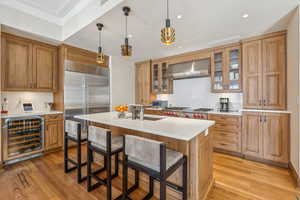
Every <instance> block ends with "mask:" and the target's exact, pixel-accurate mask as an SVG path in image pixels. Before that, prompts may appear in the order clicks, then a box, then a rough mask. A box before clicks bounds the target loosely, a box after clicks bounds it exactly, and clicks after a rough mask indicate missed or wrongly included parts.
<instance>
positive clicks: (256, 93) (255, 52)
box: [243, 40, 262, 109]
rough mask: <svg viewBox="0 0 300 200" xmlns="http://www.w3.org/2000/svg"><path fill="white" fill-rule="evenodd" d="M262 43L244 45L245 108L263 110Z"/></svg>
mask: <svg viewBox="0 0 300 200" xmlns="http://www.w3.org/2000/svg"><path fill="white" fill-rule="evenodd" d="M261 62H262V61H261V41H260V40H257V41H252V42H247V43H244V44H243V92H244V93H243V98H244V99H243V102H244V108H254V109H255V108H256V109H261V108H262V63H261Z"/></svg>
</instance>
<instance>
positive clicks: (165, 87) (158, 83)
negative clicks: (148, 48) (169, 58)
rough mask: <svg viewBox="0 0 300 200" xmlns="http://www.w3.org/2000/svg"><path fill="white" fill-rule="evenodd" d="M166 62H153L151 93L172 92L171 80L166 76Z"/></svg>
mask: <svg viewBox="0 0 300 200" xmlns="http://www.w3.org/2000/svg"><path fill="white" fill-rule="evenodd" d="M167 69H168V63H167V62H153V63H152V68H151V73H152V81H151V82H152V93H153V94H171V93H173V84H172V83H173V82H172V80H170V79H168V78H167Z"/></svg>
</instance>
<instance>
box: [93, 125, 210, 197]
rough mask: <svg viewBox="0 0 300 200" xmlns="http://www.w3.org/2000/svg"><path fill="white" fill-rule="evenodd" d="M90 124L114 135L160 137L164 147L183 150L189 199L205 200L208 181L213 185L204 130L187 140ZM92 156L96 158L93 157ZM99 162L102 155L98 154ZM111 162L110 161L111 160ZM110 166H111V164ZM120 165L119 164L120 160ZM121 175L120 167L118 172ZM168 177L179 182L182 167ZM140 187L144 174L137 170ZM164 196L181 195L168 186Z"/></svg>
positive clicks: (145, 184)
mask: <svg viewBox="0 0 300 200" xmlns="http://www.w3.org/2000/svg"><path fill="white" fill-rule="evenodd" d="M90 124H91V125H93V126H98V127H102V128H107V129H110V130H111V131H112V133H113V134H115V135H124V134H128V135H136V136H140V137H144V138H148V139H153V140H158V141H162V142H164V143H166V144H167V147H168V148H170V149H172V150H174V151H178V152H181V153H183V154H184V155H187V157H188V186H189V188H188V190H189V195H188V196H189V198H188V199H189V200H205V199H206V196H207V195H208V193H209V191H210V189H211V187H212V185H213V167H212V165H213V141H212V135H211V134H208V135H207V136H205V134H204V133H201V134H199V135H198V136H196V137H194V138H193V139H192V140H191V141H183V140H177V139H173V138H169V137H163V136H158V135H152V134H147V133H143V132H139V131H135V130H129V129H124V128H119V127H114V126H108V125H105V124H99V123H94V122H91V123H90ZM96 160H98V159H97V158H96ZM99 160H100V162H103V161H102V158H101V157H99ZM112 163H113V162H112ZM113 167H114V166H113ZM120 169H122V166H121V164H120ZM119 174H120V176H122V170H120V172H119ZM128 177H129V182H134V173H133V171H132V170H129V173H128ZM168 181H170V182H173V183H176V184H178V185H182V168H179V169H178V170H177V171H176V172H175V173H174V174H173V175H172V176H171V177H169V179H168ZM140 188H142V189H143V190H145V191H148V188H149V187H148V176H147V175H146V174H144V173H140ZM154 195H155V196H156V197H157V198H159V183H158V182H155V185H154ZM167 199H168V200H181V199H182V195H181V193H180V192H178V191H175V190H173V189H171V188H168V189H167Z"/></svg>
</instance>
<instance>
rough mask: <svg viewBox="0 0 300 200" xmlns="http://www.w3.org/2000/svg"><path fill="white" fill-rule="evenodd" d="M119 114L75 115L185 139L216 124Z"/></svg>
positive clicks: (203, 121) (206, 121) (212, 122)
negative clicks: (133, 117) (126, 116)
mask: <svg viewBox="0 0 300 200" xmlns="http://www.w3.org/2000/svg"><path fill="white" fill-rule="evenodd" d="M117 115H118V113H117V112H106V113H96V114H89V115H78V116H75V118H78V119H82V120H87V121H90V122H96V123H101V124H106V125H110V126H116V127H120V128H126V129H131V130H136V131H141V132H145V133H149V134H154V135H160V136H165V137H169V138H174V139H179V140H185V141H189V140H191V139H193V138H194V137H195V136H197V135H198V134H200V133H202V132H204V131H206V130H207V129H208V128H209V127H211V126H213V125H214V124H215V122H214V121H210V120H199V119H186V118H177V117H165V116H157V115H145V117H153V118H161V119H160V120H157V121H151V120H143V121H141V120H132V119H131V118H128V119H119V118H118V116H117Z"/></svg>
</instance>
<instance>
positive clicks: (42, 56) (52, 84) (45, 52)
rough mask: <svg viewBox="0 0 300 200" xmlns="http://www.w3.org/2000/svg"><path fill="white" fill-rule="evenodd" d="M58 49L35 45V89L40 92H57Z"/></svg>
mask: <svg viewBox="0 0 300 200" xmlns="http://www.w3.org/2000/svg"><path fill="white" fill-rule="evenodd" d="M57 62H58V61H57V49H56V48H53V47H48V46H43V45H38V44H34V45H33V69H34V76H33V77H34V81H33V82H34V83H35V85H34V87H35V88H36V89H40V90H52V89H53V90H55V89H56V81H55V80H56V78H55V77H56V76H57Z"/></svg>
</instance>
